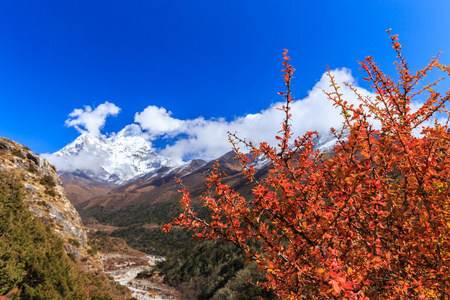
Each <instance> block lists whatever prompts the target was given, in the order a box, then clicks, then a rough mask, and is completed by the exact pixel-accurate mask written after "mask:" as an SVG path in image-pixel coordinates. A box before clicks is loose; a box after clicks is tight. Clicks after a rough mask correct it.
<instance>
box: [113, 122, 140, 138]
mask: <svg viewBox="0 0 450 300" xmlns="http://www.w3.org/2000/svg"><path fill="white" fill-rule="evenodd" d="M116 137H142V130H141V127H140V126H139V125H137V124H130V125H127V126H125V128H124V129H122V130H121V131H119V133H118V134H117V135H116Z"/></svg>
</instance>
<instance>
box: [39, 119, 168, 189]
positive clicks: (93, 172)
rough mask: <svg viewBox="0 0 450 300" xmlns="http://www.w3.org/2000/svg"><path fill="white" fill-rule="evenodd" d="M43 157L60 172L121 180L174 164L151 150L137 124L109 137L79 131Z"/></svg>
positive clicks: (113, 180) (118, 181)
mask: <svg viewBox="0 0 450 300" xmlns="http://www.w3.org/2000/svg"><path fill="white" fill-rule="evenodd" d="M46 158H47V159H48V160H49V161H50V162H51V163H53V164H54V165H55V166H56V168H57V169H58V171H59V172H60V173H67V172H77V173H79V172H81V173H83V174H84V175H87V176H89V177H90V178H91V179H94V180H100V181H108V182H113V183H116V184H122V183H124V182H126V181H129V180H131V179H134V178H137V177H139V176H141V175H143V174H148V173H151V172H156V171H157V170H158V169H160V168H162V167H175V166H177V164H176V163H174V162H173V161H172V160H171V159H170V158H167V157H164V156H161V155H159V154H157V153H155V152H154V151H153V150H152V148H151V146H150V145H149V144H148V143H147V141H146V140H145V139H144V137H143V134H142V131H141V128H140V127H139V125H137V124H131V125H128V126H126V127H125V128H124V129H122V130H121V131H120V132H119V133H117V134H116V135H113V136H111V137H109V138H100V139H99V138H96V137H94V136H92V135H90V134H88V133H83V134H81V135H80V136H79V137H78V138H77V139H75V141H73V142H72V143H70V144H69V145H67V146H66V147H64V148H63V149H61V150H59V151H58V152H55V153H53V154H52V155H47V156H46Z"/></svg>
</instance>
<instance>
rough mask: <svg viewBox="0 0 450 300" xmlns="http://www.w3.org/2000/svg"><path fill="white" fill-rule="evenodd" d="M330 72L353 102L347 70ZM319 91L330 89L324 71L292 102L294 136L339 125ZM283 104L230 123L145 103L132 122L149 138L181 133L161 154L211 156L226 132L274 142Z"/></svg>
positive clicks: (221, 148)
mask: <svg viewBox="0 0 450 300" xmlns="http://www.w3.org/2000/svg"><path fill="white" fill-rule="evenodd" d="M332 75H333V76H334V77H335V80H336V82H337V83H338V84H339V85H340V86H341V93H342V94H344V98H345V100H346V101H348V102H349V103H354V104H356V103H357V98H356V96H355V95H354V93H353V92H352V91H351V90H350V89H349V88H348V87H346V86H345V85H344V84H342V82H347V83H350V84H352V85H354V86H356V81H355V79H354V78H353V77H352V75H351V72H350V70H348V69H339V70H334V71H332ZM323 90H326V91H331V88H330V80H329V77H328V76H327V75H326V74H324V75H323V76H322V77H321V79H320V80H319V82H317V83H316V85H315V86H314V87H313V88H312V90H311V91H309V93H308V96H307V97H305V98H304V99H301V100H296V101H294V102H293V103H292V110H291V112H292V119H291V125H292V131H293V133H294V135H296V136H298V135H303V134H304V133H305V132H306V131H313V130H317V131H319V132H321V133H326V132H328V131H329V129H330V127H336V128H340V127H341V125H342V122H343V117H342V116H341V115H340V113H341V111H340V110H339V109H338V108H335V107H333V105H332V102H331V101H330V100H327V96H326V95H325V93H324V92H323ZM358 91H359V92H360V93H361V94H363V95H371V94H370V93H369V92H368V91H367V90H365V89H363V88H358ZM281 99H282V98H281V96H280V100H281ZM283 104H284V102H279V103H275V104H273V105H272V106H271V107H269V108H267V109H265V110H263V111H261V112H259V113H255V114H249V115H247V116H244V117H238V118H236V119H235V120H233V121H230V122H227V121H226V120H224V119H211V120H205V119H204V118H202V117H199V118H197V119H193V120H180V119H175V118H173V117H172V116H171V115H172V113H171V112H170V111H169V112H168V111H167V110H166V109H164V108H158V107H156V106H149V107H147V108H146V109H145V110H144V111H143V112H141V113H137V114H136V116H135V122H137V123H139V124H140V125H141V126H142V128H143V129H145V130H147V133H148V136H150V138H151V139H156V138H161V137H162V138H164V137H175V136H177V135H180V134H182V135H181V136H180V137H179V139H178V140H176V141H175V143H174V144H173V145H168V146H166V147H165V148H164V149H162V150H161V151H160V153H161V154H162V155H165V156H169V157H171V158H173V159H175V160H183V159H187V158H203V159H213V158H216V157H218V156H220V155H222V154H224V153H226V152H228V151H229V150H231V145H230V144H229V143H228V135H227V131H230V132H237V135H238V136H239V137H240V138H242V139H247V140H248V141H252V142H253V143H254V144H257V143H260V142H263V141H266V142H269V143H270V144H272V145H275V144H276V139H275V136H276V135H277V133H278V132H279V131H280V130H281V124H282V122H283V118H284V113H283V112H282V111H280V110H278V109H277V107H281V106H282V105H283Z"/></svg>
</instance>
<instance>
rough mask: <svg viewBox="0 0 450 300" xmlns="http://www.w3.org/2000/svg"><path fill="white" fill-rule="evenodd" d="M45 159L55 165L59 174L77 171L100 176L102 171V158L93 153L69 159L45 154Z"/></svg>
mask: <svg viewBox="0 0 450 300" xmlns="http://www.w3.org/2000/svg"><path fill="white" fill-rule="evenodd" d="M41 156H42V157H43V158H45V159H46V160H48V161H49V162H50V163H51V164H53V165H54V166H55V167H56V169H57V170H58V171H59V172H73V171H75V170H89V171H90V172H92V173H94V174H99V173H100V172H101V171H102V167H101V165H102V163H103V161H101V160H100V158H101V156H98V155H96V154H93V153H89V152H86V151H83V152H81V153H79V154H77V155H73V156H70V157H69V158H68V157H61V156H58V155H55V154H54V153H53V154H50V153H43V154H41Z"/></svg>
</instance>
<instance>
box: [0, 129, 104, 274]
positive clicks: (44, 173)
mask: <svg viewBox="0 0 450 300" xmlns="http://www.w3.org/2000/svg"><path fill="white" fill-rule="evenodd" d="M0 172H2V173H5V174H11V175H14V176H15V177H16V178H19V179H20V180H21V181H22V184H23V187H24V188H23V192H24V194H25V199H26V203H27V204H28V208H29V210H30V211H32V212H33V214H34V215H35V216H36V217H38V218H40V219H41V220H42V222H43V223H44V224H46V225H48V226H49V227H50V228H51V229H52V231H53V232H55V233H56V234H57V235H59V236H60V237H62V238H63V240H64V241H65V249H66V251H67V252H68V253H71V254H72V255H74V256H75V257H76V258H77V259H79V260H83V261H85V262H88V263H87V265H91V266H96V267H100V266H99V259H98V258H95V257H94V258H93V257H91V256H90V255H89V254H88V251H89V249H90V247H89V246H88V244H87V234H86V229H85V228H84V226H83V224H82V221H81V218H80V216H79V214H78V212H77V211H76V210H75V208H74V207H73V205H72V204H71V203H70V201H69V200H68V199H67V197H66V193H65V190H64V188H63V186H62V182H61V180H60V178H59V177H58V175H57V173H56V170H55V167H53V166H52V165H51V164H50V163H49V162H48V161H47V160H45V159H43V158H41V157H40V156H39V155H37V154H35V153H33V152H31V151H30V149H29V148H28V147H24V146H22V145H20V144H18V143H16V142H14V141H12V140H10V139H6V138H1V137H0Z"/></svg>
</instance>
